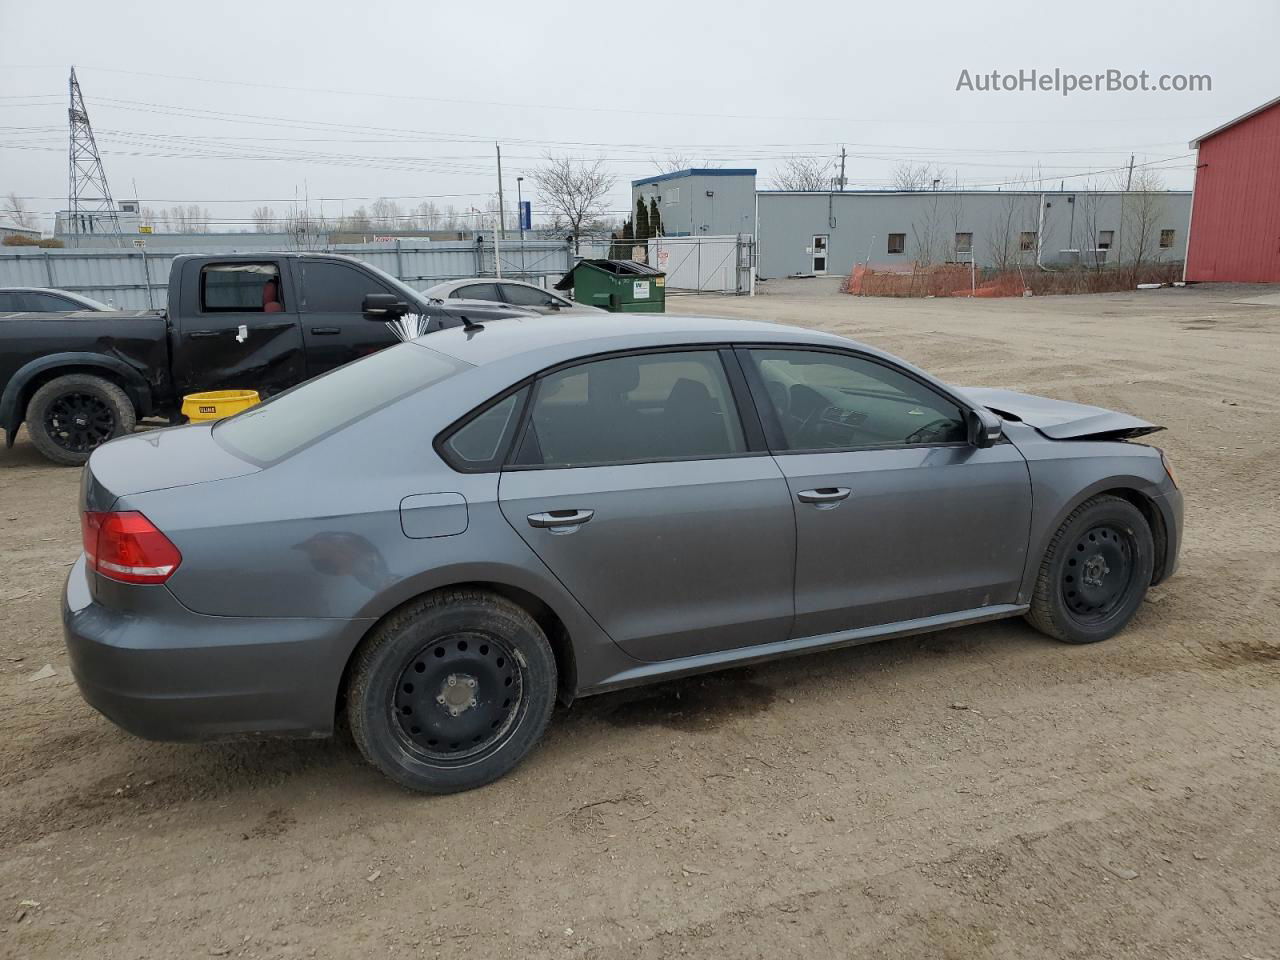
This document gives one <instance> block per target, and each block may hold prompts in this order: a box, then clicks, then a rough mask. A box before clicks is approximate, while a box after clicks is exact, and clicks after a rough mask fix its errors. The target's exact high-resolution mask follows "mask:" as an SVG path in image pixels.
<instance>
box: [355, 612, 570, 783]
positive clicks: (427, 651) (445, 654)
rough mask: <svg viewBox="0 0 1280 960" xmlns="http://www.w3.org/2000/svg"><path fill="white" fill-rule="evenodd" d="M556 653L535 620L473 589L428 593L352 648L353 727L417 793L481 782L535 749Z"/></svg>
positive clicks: (372, 755) (551, 699)
mask: <svg viewBox="0 0 1280 960" xmlns="http://www.w3.org/2000/svg"><path fill="white" fill-rule="evenodd" d="M555 695H556V662H555V656H554V654H553V653H552V650H551V644H550V643H549V642H548V641H547V637H546V635H545V634H544V633H543V631H542V628H541V627H539V626H538V623H537V621H535V620H534V619H533V617H531V616H530V615H529V614H528V612H527V611H525V610H524V609H522V608H521V607H519V606H517V605H516V604H514V603H512V602H511V601H509V600H507V599H505V598H503V597H500V596H497V595H495V594H492V593H488V592H486V591H481V590H444V591H437V592H435V593H431V594H427V595H426V596H424V597H421V598H419V599H418V600H415V601H412V602H411V603H408V604H406V605H405V606H404V607H402V608H401V609H400V610H398V611H396V612H395V613H393V614H391V615H390V616H389V617H387V619H386V620H384V621H383V622H382V623H381V624H379V626H378V627H377V628H376V629H375V630H374V631H373V632H372V633H371V634H370V635H369V636H368V637H367V638H366V639H365V640H364V642H363V643H362V644H361V646H360V648H359V649H358V650H357V651H356V654H355V657H354V659H353V661H352V667H351V681H350V683H349V685H348V690H347V718H348V720H349V721H350V724H351V734H352V737H353V738H354V739H355V741H356V745H357V746H358V747H359V748H360V751H361V753H363V754H364V756H365V759H367V760H368V761H369V762H370V763H371V764H373V765H374V766H375V767H377V768H378V769H379V770H381V771H382V772H383V773H385V774H386V775H387V776H388V777H390V778H391V779H393V780H395V781H396V782H397V783H399V784H401V785H403V786H405V787H408V788H410V789H412V790H419V791H422V792H425V793H454V792H456V791H459V790H470V789H472V788H474V787H479V786H483V785H484V784H486V783H490V782H491V781H493V780H496V779H497V778H498V777H501V776H502V775H503V774H505V773H507V772H508V771H509V770H511V769H512V768H513V767H515V766H516V765H517V764H518V763H519V762H520V761H521V760H522V759H524V757H525V756H526V755H527V754H528V753H529V751H530V750H532V749H533V747H534V745H535V744H536V743H537V742H538V739H539V738H540V737H541V736H542V732H543V731H544V730H545V729H546V725H547V722H548V721H549V720H550V718H551V710H552V707H553V706H554V705H555Z"/></svg>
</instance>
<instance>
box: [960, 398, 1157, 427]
mask: <svg viewBox="0 0 1280 960" xmlns="http://www.w3.org/2000/svg"><path fill="white" fill-rule="evenodd" d="M957 389H958V390H960V392H961V393H963V394H964V395H965V396H966V397H969V398H970V399H971V400H973V401H974V402H975V403H978V404H981V405H982V406H984V407H986V408H987V409H988V410H990V411H991V412H992V413H996V414H999V415H1000V416H1001V417H1003V418H1004V419H1006V420H1018V421H1021V422H1022V423H1025V424H1028V425H1029V426H1032V427H1035V429H1036V430H1038V431H1040V432H1041V433H1042V434H1044V435H1045V436H1046V437H1048V438H1049V439H1050V440H1131V439H1133V438H1134V437H1144V436H1146V435H1147V434H1149V433H1155V432H1156V431H1158V430H1163V429H1164V427H1160V426H1156V425H1155V424H1153V423H1148V422H1147V421H1146V420H1141V419H1139V418H1138V417H1134V416H1130V415H1129V414H1127V413H1119V412H1117V411H1115V410H1107V409H1106V408H1104V407H1092V406H1089V405H1088V404H1084V403H1070V402H1068V401H1066V400H1051V399H1049V398H1048V397H1037V396H1033V395H1031V394H1029V393H1017V392H1015V391H1013V390H997V389H992V388H990V387H958V388H957Z"/></svg>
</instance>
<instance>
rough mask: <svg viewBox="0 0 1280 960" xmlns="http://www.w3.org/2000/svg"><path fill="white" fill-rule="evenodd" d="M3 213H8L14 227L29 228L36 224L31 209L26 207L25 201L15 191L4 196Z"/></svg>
mask: <svg viewBox="0 0 1280 960" xmlns="http://www.w3.org/2000/svg"><path fill="white" fill-rule="evenodd" d="M5 213H7V214H9V219H10V220H12V221H13V225H14V226H15V227H23V228H25V229H27V230H31V229H33V228H34V227H35V225H36V223H35V218H34V217H33V216H32V215H31V211H30V210H28V209H27V205H26V203H24V202H23V200H22V198H21V197H19V196H18V195H17V194H16V193H12V192H11V193H10V194H9V195H8V197H6V198H5Z"/></svg>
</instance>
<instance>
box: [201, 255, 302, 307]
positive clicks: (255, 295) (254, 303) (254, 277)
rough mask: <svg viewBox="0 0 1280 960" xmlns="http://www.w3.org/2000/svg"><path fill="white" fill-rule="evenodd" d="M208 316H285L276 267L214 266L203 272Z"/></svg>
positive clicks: (243, 264)
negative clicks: (222, 313)
mask: <svg viewBox="0 0 1280 960" xmlns="http://www.w3.org/2000/svg"><path fill="white" fill-rule="evenodd" d="M200 309H201V310H202V311H204V312H205V313H218V312H229V313H282V312H283V311H284V309H285V305H284V290H283V288H282V287H281V284H280V268H279V267H278V266H276V265H275V264H274V263H211V264H209V265H208V266H207V267H205V268H204V269H203V270H201V271H200Z"/></svg>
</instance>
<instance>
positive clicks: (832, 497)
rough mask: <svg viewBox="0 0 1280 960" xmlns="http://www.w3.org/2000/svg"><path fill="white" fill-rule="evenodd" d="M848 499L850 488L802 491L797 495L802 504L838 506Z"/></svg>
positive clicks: (822, 488)
mask: <svg viewBox="0 0 1280 960" xmlns="http://www.w3.org/2000/svg"><path fill="white" fill-rule="evenodd" d="M848 497H849V488H848V487H818V488H816V489H814V490H801V491H800V492H799V493H797V494H796V499H797V500H799V501H800V502H801V503H831V504H836V503H839V502H840V501H841V500H846V499H848Z"/></svg>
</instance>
